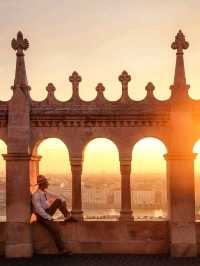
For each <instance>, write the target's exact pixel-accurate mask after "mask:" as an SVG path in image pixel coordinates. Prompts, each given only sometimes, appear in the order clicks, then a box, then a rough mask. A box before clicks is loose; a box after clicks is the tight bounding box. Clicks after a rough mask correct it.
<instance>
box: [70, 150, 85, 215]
mask: <svg viewBox="0 0 200 266" xmlns="http://www.w3.org/2000/svg"><path fill="white" fill-rule="evenodd" d="M70 164H71V172H72V216H73V217H74V218H75V219H77V220H83V211H82V194H81V175H82V156H79V155H78V156H77V155H75V156H74V155H72V156H70Z"/></svg>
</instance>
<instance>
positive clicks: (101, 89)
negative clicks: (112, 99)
mask: <svg viewBox="0 0 200 266" xmlns="http://www.w3.org/2000/svg"><path fill="white" fill-rule="evenodd" d="M96 91H97V92H98V93H103V92H104V91H105V87H104V86H103V84H102V83H98V84H97V86H96Z"/></svg>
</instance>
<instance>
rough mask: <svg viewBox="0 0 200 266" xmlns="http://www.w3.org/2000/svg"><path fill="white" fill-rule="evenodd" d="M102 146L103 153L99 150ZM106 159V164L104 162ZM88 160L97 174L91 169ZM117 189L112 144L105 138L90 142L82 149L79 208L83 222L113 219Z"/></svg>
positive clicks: (118, 201)
mask: <svg viewBox="0 0 200 266" xmlns="http://www.w3.org/2000/svg"><path fill="white" fill-rule="evenodd" d="M103 145H105V146H104V147H105V148H106V150H103ZM106 146H107V147H106ZM113 152H114V154H113ZM113 155H114V156H113ZM103 156H104V157H103ZM103 158H104V159H103ZM109 158H110V163H109V162H108V161H107V160H108V159H109ZM92 160H93V162H94V167H96V168H97V170H95V169H94V168H93V169H92V168H91V167H92V165H91V164H92ZM110 165H112V168H109V167H110ZM100 171H101V172H100ZM120 187H121V176H120V168H119V158H118V148H117V146H116V144H115V143H114V142H113V141H112V140H110V139H108V138H93V139H92V140H90V141H89V142H88V143H87V145H86V146H85V147H84V163H83V174H82V204H83V210H84V213H85V219H90V218H92V219H97V218H102V219H116V218H117V217H118V216H119V211H120V205H121V188H120ZM95 209H96V210H95Z"/></svg>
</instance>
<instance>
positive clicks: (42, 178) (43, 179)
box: [37, 175, 48, 185]
mask: <svg viewBox="0 0 200 266" xmlns="http://www.w3.org/2000/svg"><path fill="white" fill-rule="evenodd" d="M47 182H48V180H47V178H46V177H45V176H44V175H38V176H37V185H40V184H44V183H47Z"/></svg>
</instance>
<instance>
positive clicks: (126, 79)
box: [119, 70, 131, 90]
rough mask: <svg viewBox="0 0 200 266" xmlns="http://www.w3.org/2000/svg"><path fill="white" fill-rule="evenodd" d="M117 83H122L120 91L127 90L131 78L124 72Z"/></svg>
mask: <svg viewBox="0 0 200 266" xmlns="http://www.w3.org/2000/svg"><path fill="white" fill-rule="evenodd" d="M119 81H120V82H121V83H122V90H127V89H128V83H129V82H130V81H131V76H130V75H129V74H128V73H127V72H126V71H125V70H124V71H123V72H122V73H121V75H120V76H119Z"/></svg>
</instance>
